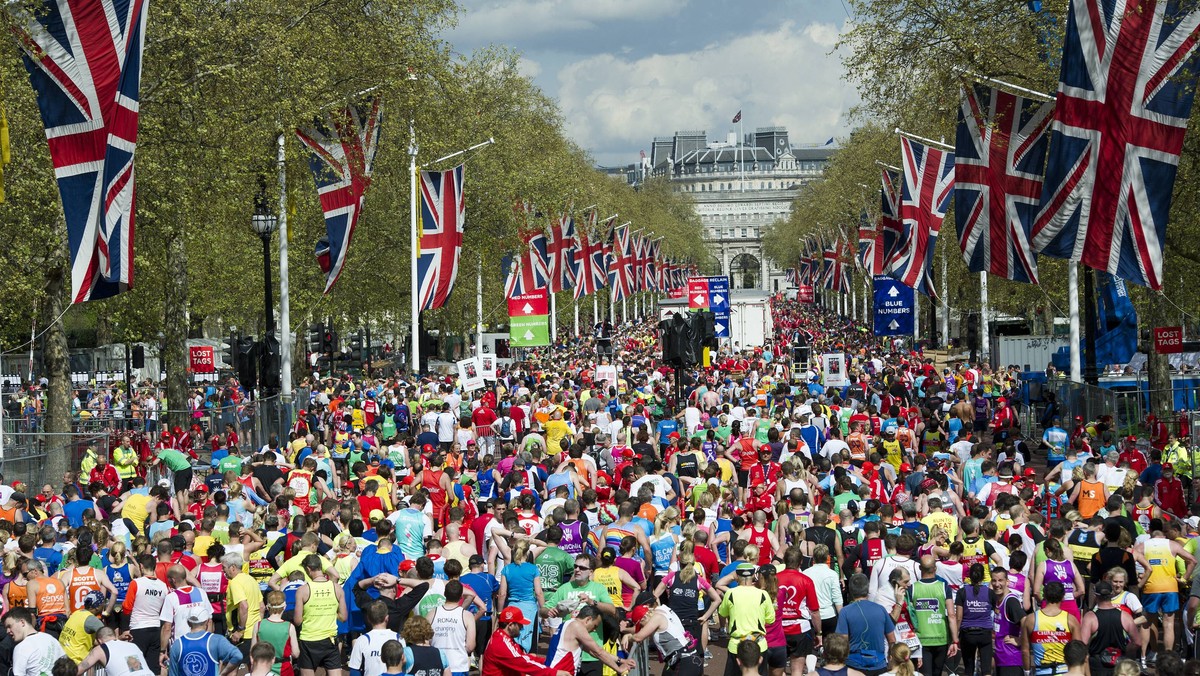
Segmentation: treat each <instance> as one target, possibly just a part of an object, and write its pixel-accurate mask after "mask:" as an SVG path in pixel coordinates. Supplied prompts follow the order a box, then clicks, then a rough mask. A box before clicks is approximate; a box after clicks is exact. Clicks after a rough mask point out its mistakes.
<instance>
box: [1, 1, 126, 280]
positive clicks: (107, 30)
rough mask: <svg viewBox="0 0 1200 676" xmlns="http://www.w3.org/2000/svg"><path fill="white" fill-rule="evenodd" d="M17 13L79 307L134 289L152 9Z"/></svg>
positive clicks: (55, 7)
mask: <svg viewBox="0 0 1200 676" xmlns="http://www.w3.org/2000/svg"><path fill="white" fill-rule="evenodd" d="M41 4H42V5H43V7H40V8H38V10H37V11H35V12H33V13H27V12H26V11H25V9H24V8H23V7H22V6H21V5H20V3H16V4H13V5H12V6H11V7H10V9H9V11H11V12H13V15H14V17H15V18H16V25H15V26H14V27H13V31H14V32H15V33H16V35H17V38H18V40H19V42H20V43H21V48H22V49H24V50H25V68H26V70H28V71H29V82H30V84H31V85H33V88H34V90H35V91H37V94H38V96H37V101H38V108H39V109H40V110H41V113H42V125H43V126H44V127H45V129H46V140H47V141H49V145H50V160H51V162H53V164H54V175H55V177H56V179H57V181H58V193H59V197H60V198H61V200H62V207H63V219H64V220H65V221H66V225H67V241H68V243H69V245H70V252H71V302H72V303H83V302H85V301H89V300H95V299H99V298H108V297H109V296H114V295H116V294H118V293H121V292H122V291H127V290H128V289H130V288H132V287H133V225H134V211H135V209H134V205H135V197H134V192H135V191H134V171H133V157H134V151H135V149H136V146H137V130H138V101H139V98H138V96H139V87H140V84H141V79H142V50H143V47H144V44H145V35H146V4H147V0H92V1H91V2H82V1H79V0H76V1H75V2H71V1H70V0H44V2H43V3H41Z"/></svg>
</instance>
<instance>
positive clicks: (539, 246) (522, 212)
mask: <svg viewBox="0 0 1200 676" xmlns="http://www.w3.org/2000/svg"><path fill="white" fill-rule="evenodd" d="M532 211H533V206H532V205H530V204H529V203H528V202H520V201H518V202H517V203H516V204H514V205H513V213H514V214H516V216H517V220H518V222H519V226H518V228H519V231H520V238H521V248H520V250H519V251H518V252H517V254H516V255H515V256H513V257H512V258H513V261H512V265H511V268H509V269H507V271H508V277H507V278H506V279H505V280H504V297H505V298H515V297H516V296H519V295H521V294H526V293H531V292H533V291H536V290H537V289H544V288H546V285H547V281H548V280H547V272H546V235H545V233H543V232H542V231H541V230H540V229H538V228H536V227H531V226H530V225H529V214H530V213H531V212H532Z"/></svg>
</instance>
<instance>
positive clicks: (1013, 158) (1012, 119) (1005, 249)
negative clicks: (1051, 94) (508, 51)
mask: <svg viewBox="0 0 1200 676" xmlns="http://www.w3.org/2000/svg"><path fill="white" fill-rule="evenodd" d="M1053 109H1054V105H1053V104H1051V103H1043V102H1040V101H1036V100H1033V99H1028V98H1024V97H1021V96H1016V95H1014V94H1010V93H1008V92H1005V91H1001V90H999V89H994V88H991V87H986V86H983V85H972V86H970V87H964V88H963V90H962V101H961V105H960V106H959V110H958V134H957V140H956V143H955V148H954V150H955V153H954V157H955V159H954V173H955V180H954V213H955V214H956V220H957V222H958V223H957V224H958V243H959V246H961V247H962V251H963V259H964V260H965V261H966V262H967V269H969V270H970V271H971V272H989V273H991V274H993V275H996V276H997V277H1004V278H1005V279H1011V280H1014V281H1018V282H1028V283H1033V284H1036V283H1037V259H1036V258H1035V256H1034V253H1033V250H1032V249H1031V248H1030V246H1029V230H1030V228H1031V227H1032V226H1033V219H1034V218H1036V216H1037V209H1038V199H1039V198H1040V197H1041V194H1042V165H1043V164H1044V163H1045V161H1046V142H1047V140H1048V137H1047V136H1046V130H1047V129H1048V128H1049V126H1050V115H1051V111H1053Z"/></svg>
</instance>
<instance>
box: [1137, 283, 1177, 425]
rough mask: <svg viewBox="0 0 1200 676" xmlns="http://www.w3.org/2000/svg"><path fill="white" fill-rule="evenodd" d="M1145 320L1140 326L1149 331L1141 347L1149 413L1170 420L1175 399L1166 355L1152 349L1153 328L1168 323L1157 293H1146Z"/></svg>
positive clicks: (1163, 305) (1165, 307)
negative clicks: (1147, 388)
mask: <svg viewBox="0 0 1200 676" xmlns="http://www.w3.org/2000/svg"><path fill="white" fill-rule="evenodd" d="M1146 295H1147V297H1148V301H1149V302H1148V303H1147V304H1146V307H1147V312H1146V315H1147V316H1146V320H1145V322H1144V323H1143V324H1142V325H1143V326H1146V327H1147V328H1148V330H1149V334H1150V337H1149V339H1148V340H1147V341H1146V344H1144V345H1143V346H1142V351H1143V352H1145V353H1146V371H1147V375H1148V378H1149V387H1150V412H1151V413H1153V414H1154V415H1155V416H1156V417H1157V418H1158V419H1159V420H1171V417H1172V415H1171V414H1172V409H1174V408H1175V397H1174V393H1173V392H1172V391H1171V368H1170V365H1169V364H1168V362H1167V355H1165V354H1159V353H1158V351H1157V350H1155V349H1154V328H1155V327H1157V326H1162V325H1163V324H1165V323H1169V322H1167V321H1165V320H1166V313H1167V306H1166V304H1165V303H1164V302H1163V299H1162V296H1161V295H1159V294H1157V293H1147V294H1146Z"/></svg>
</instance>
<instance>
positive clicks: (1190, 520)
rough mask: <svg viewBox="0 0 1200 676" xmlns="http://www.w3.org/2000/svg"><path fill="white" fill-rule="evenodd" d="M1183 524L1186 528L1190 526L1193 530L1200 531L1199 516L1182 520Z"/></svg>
mask: <svg viewBox="0 0 1200 676" xmlns="http://www.w3.org/2000/svg"><path fill="white" fill-rule="evenodd" d="M1183 522H1184V523H1186V524H1187V525H1188V526H1191V527H1192V528H1193V529H1196V530H1200V516H1189V517H1188V518H1186V519H1184V520H1183Z"/></svg>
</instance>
